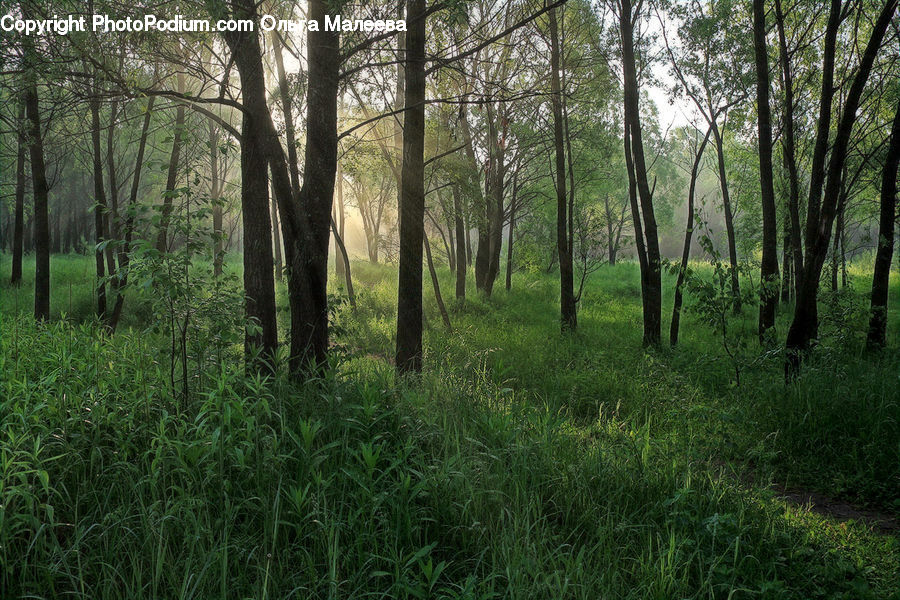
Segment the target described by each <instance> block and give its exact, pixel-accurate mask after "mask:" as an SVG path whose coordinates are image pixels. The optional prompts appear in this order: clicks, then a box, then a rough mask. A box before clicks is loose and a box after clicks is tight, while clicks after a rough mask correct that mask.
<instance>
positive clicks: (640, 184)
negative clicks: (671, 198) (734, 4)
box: [619, 0, 662, 346]
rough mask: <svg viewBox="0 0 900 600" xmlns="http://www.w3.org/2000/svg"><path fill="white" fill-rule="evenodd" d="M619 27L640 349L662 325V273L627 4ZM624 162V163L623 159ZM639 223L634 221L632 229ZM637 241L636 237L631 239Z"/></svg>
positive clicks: (656, 338)
mask: <svg viewBox="0 0 900 600" xmlns="http://www.w3.org/2000/svg"><path fill="white" fill-rule="evenodd" d="M619 25H620V32H621V36H622V65H623V74H624V77H623V79H624V85H623V90H624V96H625V122H626V124H627V125H626V126H627V128H628V130H627V132H626V133H627V135H626V137H630V140H629V142H630V148H627V149H626V153H627V152H628V151H629V150H630V153H631V157H632V160H633V176H634V185H635V187H636V188H637V194H638V197H639V199H640V212H641V217H642V218H643V236H644V243H645V249H646V259H645V261H644V264H643V265H642V266H643V268H642V272H643V273H644V276H643V277H642V284H641V292H642V294H641V297H642V299H643V304H644V338H643V343H644V346H658V345H659V342H660V328H661V324H662V273H661V270H660V269H661V264H660V253H659V237H658V234H657V225H656V215H655V214H654V212H653V195H652V193H651V191H650V185H649V183H648V181H647V166H646V161H645V158H644V143H643V139H642V136H641V117H640V110H639V104H638V98H639V91H638V82H637V70H636V67H635V57H634V31H633V27H634V14H633V11H632V5H631V0H621V5H620V12H619ZM626 160H628V159H627V158H626ZM638 222H640V219H637V220H636V221H635V225H637V223H638ZM635 237H637V236H635Z"/></svg>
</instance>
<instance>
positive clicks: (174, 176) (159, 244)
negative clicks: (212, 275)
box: [156, 71, 246, 252]
mask: <svg viewBox="0 0 900 600" xmlns="http://www.w3.org/2000/svg"><path fill="white" fill-rule="evenodd" d="M175 78H176V82H177V83H176V85H177V91H178V92H179V93H184V73H182V72H181V71H179V72H178V74H177V75H176V76H175ZM184 135H185V131H184V104H181V103H179V104H178V106H176V108H175V127H174V133H173V135H172V152H171V154H170V155H169V170H168V173H167V175H166V191H165V194H164V195H163V204H162V211H161V213H160V219H159V235H158V236H157V238H156V249H157V250H159V251H160V252H167V251H168V250H169V219H170V218H171V215H172V201H173V198H174V196H175V186H176V185H177V184H178V163H179V162H180V160H181V145H182V142H183V141H184ZM244 214H245V215H246V213H244Z"/></svg>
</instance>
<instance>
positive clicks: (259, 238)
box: [225, 0, 278, 371]
mask: <svg viewBox="0 0 900 600" xmlns="http://www.w3.org/2000/svg"><path fill="white" fill-rule="evenodd" d="M232 6H233V7H234V17H235V18H245V19H253V20H255V17H256V6H255V4H254V3H253V2H252V0H240V1H238V0H235V1H234V2H233V3H232ZM225 39H226V42H227V43H228V45H229V47H230V50H231V53H232V56H233V57H234V62H235V66H237V69H238V73H239V75H240V80H241V93H242V95H243V104H244V110H243V112H242V120H241V212H242V214H243V220H244V239H243V247H244V293H245V295H246V298H247V299H246V303H245V316H246V317H247V319H248V320H253V321H255V322H256V325H257V327H255V328H252V329H251V328H247V330H246V332H245V334H244V354H245V357H246V358H247V367H248V369H255V370H262V371H265V370H268V369H270V368H271V365H272V358H273V357H274V355H275V351H276V349H277V346H278V329H277V323H276V320H275V274H274V265H273V259H272V222H271V220H270V218H269V184H268V177H267V173H266V169H267V166H268V164H267V162H268V161H267V159H268V152H269V149H268V147H267V142H268V140H267V139H266V138H265V133H266V131H267V125H268V123H267V121H268V120H270V119H271V115H270V113H269V108H268V106H267V105H266V88H265V79H264V73H263V65H262V54H261V51H260V45H259V39H258V38H257V35H256V33H255V32H240V33H235V34H229V35H226V36H225ZM257 352H259V355H257Z"/></svg>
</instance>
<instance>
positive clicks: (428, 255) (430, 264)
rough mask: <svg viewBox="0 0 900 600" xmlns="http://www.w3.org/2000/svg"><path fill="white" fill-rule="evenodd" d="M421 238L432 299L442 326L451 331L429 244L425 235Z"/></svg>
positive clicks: (451, 327)
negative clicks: (432, 289)
mask: <svg viewBox="0 0 900 600" xmlns="http://www.w3.org/2000/svg"><path fill="white" fill-rule="evenodd" d="M423 239H424V241H425V259H426V260H427V261H428V272H429V273H430V274H431V286H432V287H433V288H434V300H435V302H437V305H438V311H440V313H441V320H442V321H444V327H446V328H447V331H453V326H452V325H451V324H450V315H449V314H448V313H447V307H446V306H444V297H443V296H441V284H440V282H439V281H438V276H437V271H435V269H434V261H433V260H432V258H431V244H430V243H429V242H428V236H427V235H426V236H424V237H423Z"/></svg>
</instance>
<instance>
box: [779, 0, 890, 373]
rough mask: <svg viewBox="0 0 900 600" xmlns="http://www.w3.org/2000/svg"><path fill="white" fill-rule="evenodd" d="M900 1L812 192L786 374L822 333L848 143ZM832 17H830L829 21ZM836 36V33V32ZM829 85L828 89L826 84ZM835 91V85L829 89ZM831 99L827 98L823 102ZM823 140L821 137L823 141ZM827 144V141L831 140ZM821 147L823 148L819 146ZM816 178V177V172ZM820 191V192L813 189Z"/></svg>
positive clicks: (860, 76)
mask: <svg viewBox="0 0 900 600" xmlns="http://www.w3.org/2000/svg"><path fill="white" fill-rule="evenodd" d="M897 4H898V0H887V2H885V4H884V7H883V8H882V11H881V13H880V14H879V16H878V19H877V21H876V22H875V24H874V25H873V27H872V33H871V35H870V38H869V41H868V43H867V44H866V48H865V51H864V52H863V54H862V57H861V59H860V62H859V67H858V69H857V72H856V75H855V76H854V78H853V83H852V85H851V87H850V90H849V92H848V94H847V99H846V102H845V105H844V108H843V111H842V113H841V116H840V121H839V123H838V126H837V129H836V132H835V136H834V143H833V144H832V149H831V158H830V161H829V163H828V172H827V178H826V183H825V188H824V194H823V195H822V196H821V197H820V196H819V195H813V194H812V192H811V195H810V205H813V204H815V209H814V210H813V213H814V214H812V215H811V216H812V217H813V218H812V219H809V218H808V219H807V256H806V260H805V261H804V268H803V278H802V282H801V285H800V288H799V294H798V295H797V303H796V306H795V308H794V319H793V322H792V323H791V328H790V330H789V331H788V337H787V362H786V363H785V374H786V376H788V377H790V376H792V375H794V374H796V373H797V372H798V370H799V367H800V360H801V353H802V352H803V351H804V350H806V349H807V348H809V346H810V343H811V342H812V340H813V339H815V337H816V335H817V334H818V325H819V316H818V306H817V304H816V297H817V294H818V289H819V278H820V277H821V274H822V265H823V264H824V262H825V257H826V255H827V253H828V242H829V239H830V236H831V228H832V225H833V224H834V218H835V216H836V211H837V208H838V206H837V202H838V197H839V195H840V189H841V183H842V181H843V176H842V175H843V169H844V162H845V161H846V158H847V147H848V145H849V141H850V133H851V131H852V130H853V125H854V123H855V122H856V118H857V112H858V109H859V103H860V98H861V97H862V93H863V89H864V88H865V84H866V81H867V80H868V78H869V74H870V72H871V70H872V65H873V64H874V62H875V58H876V56H877V55H878V51H879V50H880V48H881V42H882V40H883V38H884V34H885V31H887V28H888V26H889V24H890V22H891V19H892V17H893V14H894V11H895V10H896V9H897ZM834 11H840V3H839V2H835V3H833V4H832V12H834ZM830 22H831V19H829V23H830ZM835 35H836V32H835ZM834 37H835V36H833V35H831V32H830V31H829V32H828V33H826V50H825V54H826V61H827V60H828V58H827V57H828V55H829V54H830V55H831V62H832V64H831V65H830V68H832V69H833V61H834V48H833V47H832V48H830V49H829V48H828V45H829V38H830V43H831V44H832V45H833V44H834ZM828 67H829V65H826V68H825V69H823V78H827V79H830V75H829V74H828V70H829V68H828ZM823 89H826V88H823ZM828 93H829V95H830V88H829V89H828ZM824 102H825V100H824V99H823V103H824ZM820 116H821V118H824V119H826V121H827V122H826V123H825V125H824V127H822V125H821V123H820V131H821V130H822V129H824V132H825V133H824V135H825V136H826V137H827V133H828V129H829V125H830V111H829V112H827V113H823V114H822V115H820ZM818 142H819V140H817V145H818ZM826 144H827V139H826ZM817 150H818V148H817ZM812 175H813V177H816V176H817V175H816V173H815V171H814V172H813V174H812ZM813 191H814V190H813ZM820 200H822V202H821V204H820Z"/></svg>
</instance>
